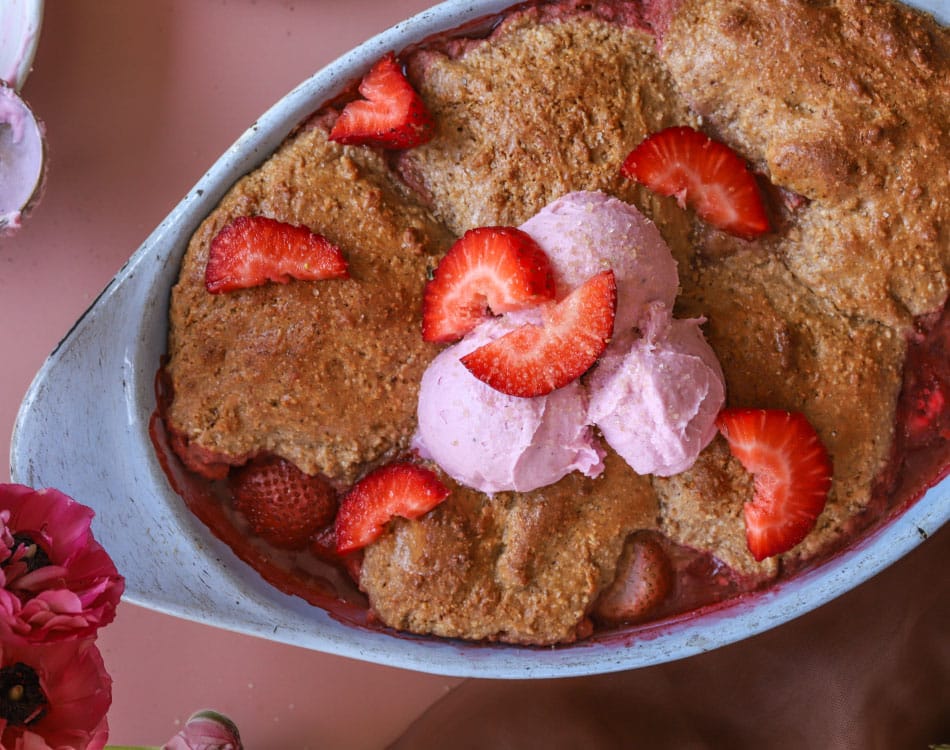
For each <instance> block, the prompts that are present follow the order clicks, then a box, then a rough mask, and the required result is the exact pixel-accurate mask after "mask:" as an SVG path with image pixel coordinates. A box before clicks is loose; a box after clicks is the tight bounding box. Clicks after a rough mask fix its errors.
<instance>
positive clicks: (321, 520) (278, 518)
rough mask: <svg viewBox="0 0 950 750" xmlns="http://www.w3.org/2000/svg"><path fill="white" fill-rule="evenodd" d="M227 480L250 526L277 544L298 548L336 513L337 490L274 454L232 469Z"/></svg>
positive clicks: (277, 545) (258, 533)
mask: <svg viewBox="0 0 950 750" xmlns="http://www.w3.org/2000/svg"><path fill="white" fill-rule="evenodd" d="M228 484H229V486H230V489H231V496H232V503H233V505H234V508H235V510H237V511H238V512H240V513H241V514H242V515H243V516H244V517H245V518H246V519H247V522H248V524H249V525H250V527H251V530H252V531H253V532H254V533H255V534H256V535H257V536H259V537H261V538H262V539H265V540H266V541H268V542H270V543H271V544H273V545H274V546H275V547H280V548H282V549H301V548H303V547H304V546H306V545H307V543H308V542H309V540H310V538H311V537H312V536H313V535H314V534H315V533H316V532H317V531H319V530H320V529H321V528H323V527H324V526H327V525H328V524H329V523H330V522H331V521H332V520H333V516H334V514H335V513H336V506H337V502H336V493H335V492H334V491H333V488H332V487H330V485H329V484H328V483H327V482H326V480H324V479H323V478H322V477H316V476H310V475H309V474H304V473H303V472H302V471H301V470H300V469H298V468H297V467H296V466H294V465H293V464H292V463H290V462H289V461H286V460H284V459H282V458H279V457H276V456H273V457H268V458H259V459H254V460H252V461H249V462H248V463H247V464H245V465H244V466H242V467H240V468H239V469H235V470H234V471H232V472H231V475H230V476H229V478H228Z"/></svg>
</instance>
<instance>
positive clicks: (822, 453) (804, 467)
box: [716, 409, 831, 560]
mask: <svg viewBox="0 0 950 750" xmlns="http://www.w3.org/2000/svg"><path fill="white" fill-rule="evenodd" d="M716 425H717V426H718V427H719V430H720V432H722V434H723V436H724V437H725V438H726V440H727V441H728V443H729V449H730V451H731V452H732V455H734V456H735V457H736V458H737V459H738V460H739V462H740V463H741V464H742V465H743V466H744V467H745V469H746V471H749V472H750V473H751V474H752V475H753V481H754V487H755V492H754V496H753V498H752V501H751V502H748V503H746V505H745V525H746V540H747V542H748V545H749V551H750V552H751V553H752V556H753V557H754V558H755V559H756V560H764V559H765V558H766V557H771V556H772V555H778V554H781V553H782V552H787V551H788V550H790V549H791V548H792V547H794V546H795V545H796V544H798V543H799V542H801V541H802V540H803V539H804V538H805V537H806V536H807V535H808V532H810V531H811V530H812V528H813V527H814V526H815V522H816V521H817V519H818V515H819V514H820V513H821V511H822V509H823V508H824V507H825V502H826V501H827V499H828V490H829V488H830V487H831V459H830V458H829V457H828V452H827V451H826V450H825V447H824V445H822V442H821V439H820V438H819V437H818V433H817V432H815V428H814V427H812V426H811V423H809V421H808V420H807V419H806V418H805V416H804V415H803V414H800V413H797V412H787V411H781V410H778V409H723V411H722V412H720V414H719V417H718V418H717V420H716Z"/></svg>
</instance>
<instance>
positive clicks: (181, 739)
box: [162, 711, 244, 750]
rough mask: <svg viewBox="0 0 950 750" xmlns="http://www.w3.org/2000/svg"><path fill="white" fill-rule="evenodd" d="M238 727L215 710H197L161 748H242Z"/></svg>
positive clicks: (186, 749) (170, 749)
mask: <svg viewBox="0 0 950 750" xmlns="http://www.w3.org/2000/svg"><path fill="white" fill-rule="evenodd" d="M243 748H244V746H243V745H242V744H241V735H240V734H239V733H238V728H237V727H236V726H235V725H234V722H233V721H231V720H230V719H229V718H228V717H227V716H222V715H221V714H219V713H218V712H217V711H199V712H198V713H196V714H194V715H193V716H192V717H191V718H190V719H188V721H187V722H186V723H185V726H184V728H183V729H182V730H181V731H180V732H179V733H178V734H176V735H175V736H174V737H172V738H171V739H170V740H169V741H168V742H166V743H165V745H164V747H163V748H162V750H243Z"/></svg>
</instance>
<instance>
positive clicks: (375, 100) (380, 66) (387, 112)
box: [330, 52, 435, 149]
mask: <svg viewBox="0 0 950 750" xmlns="http://www.w3.org/2000/svg"><path fill="white" fill-rule="evenodd" d="M359 92H360V94H362V95H363V96H364V97H365V98H364V99H357V100H356V101H352V102H350V103H349V104H347V105H346V106H345V107H344V108H343V111H342V112H341V113H340V116H339V117H338V118H337V121H336V122H335V123H334V125H333V128H332V129H331V130H330V140H331V141H336V142H338V143H344V144H351V145H363V144H373V145H377V146H383V147H384V148H393V149H403V148H412V147H413V146H419V145H421V144H423V143H426V142H427V141H429V140H431V139H432V136H433V135H434V134H435V123H434V121H433V119H432V115H431V114H430V113H429V110H428V109H427V108H426V105H425V103H424V102H423V101H422V97H421V96H419V94H418V92H417V91H416V90H415V89H414V88H413V87H412V84H410V83H409V81H408V80H406V76H405V74H404V73H403V72H402V68H401V67H400V66H399V63H398V62H397V61H396V56H395V55H394V54H393V53H392V52H390V53H388V54H387V55H385V56H384V57H383V58H382V59H381V60H379V62H377V63H376V64H375V65H374V66H373V67H372V68H371V69H370V71H369V73H367V74H366V75H365V76H364V77H363V80H362V81H361V82H360V87H359Z"/></svg>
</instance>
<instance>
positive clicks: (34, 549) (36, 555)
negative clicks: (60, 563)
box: [10, 532, 51, 573]
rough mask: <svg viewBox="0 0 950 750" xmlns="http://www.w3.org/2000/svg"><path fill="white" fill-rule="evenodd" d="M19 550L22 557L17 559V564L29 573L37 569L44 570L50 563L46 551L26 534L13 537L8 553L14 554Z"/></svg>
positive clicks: (22, 533)
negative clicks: (24, 567)
mask: <svg viewBox="0 0 950 750" xmlns="http://www.w3.org/2000/svg"><path fill="white" fill-rule="evenodd" d="M19 548H22V549H23V556H22V557H21V558H20V559H19V562H22V563H23V564H24V565H25V566H26V569H27V572H29V573H32V572H33V571H34V570H36V569H37V568H45V567H46V566H47V565H49V564H50V562H51V561H50V559H49V555H47V554H46V550H45V549H43V548H42V547H41V546H40V545H39V544H37V543H36V542H35V541H33V537H32V536H30V535H29V534H28V533H25V532H18V533H16V534H14V535H13V546H12V547H11V548H10V551H11V552H15V551H16V550H17V549H19Z"/></svg>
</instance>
